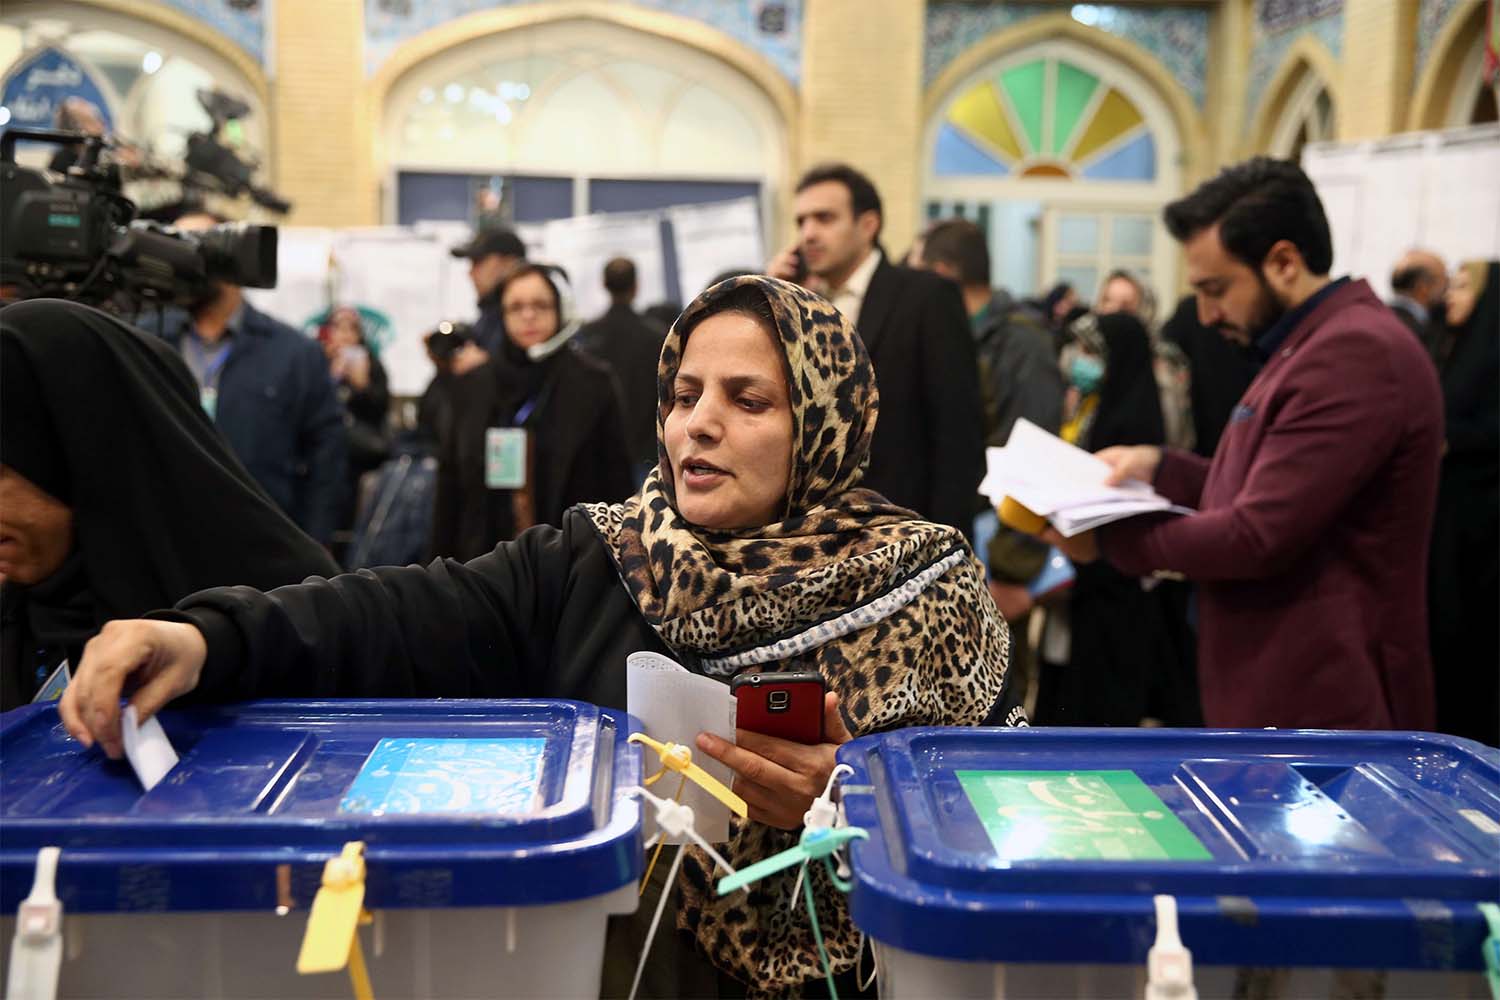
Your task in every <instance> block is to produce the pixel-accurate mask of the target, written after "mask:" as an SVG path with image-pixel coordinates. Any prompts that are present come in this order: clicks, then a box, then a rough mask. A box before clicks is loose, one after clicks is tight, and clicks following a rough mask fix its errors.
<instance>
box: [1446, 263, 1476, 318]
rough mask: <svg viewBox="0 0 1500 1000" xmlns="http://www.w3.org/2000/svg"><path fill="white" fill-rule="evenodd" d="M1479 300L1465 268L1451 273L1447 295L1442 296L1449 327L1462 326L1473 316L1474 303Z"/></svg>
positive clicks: (1472, 280) (1471, 279)
mask: <svg viewBox="0 0 1500 1000" xmlns="http://www.w3.org/2000/svg"><path fill="white" fill-rule="evenodd" d="M1478 300H1479V293H1478V292H1477V291H1476V290H1475V288H1474V279H1473V278H1471V277H1469V271H1468V269H1467V268H1463V267H1461V268H1459V269H1458V270H1456V271H1454V272H1453V280H1452V281H1451V282H1449V284H1448V294H1447V295H1446V296H1444V301H1445V302H1446V303H1447V306H1448V311H1447V313H1446V316H1447V322H1448V325H1449V326H1463V325H1464V324H1465V323H1467V322H1468V321H1469V317H1470V316H1472V315H1474V303H1475V302H1477V301H1478Z"/></svg>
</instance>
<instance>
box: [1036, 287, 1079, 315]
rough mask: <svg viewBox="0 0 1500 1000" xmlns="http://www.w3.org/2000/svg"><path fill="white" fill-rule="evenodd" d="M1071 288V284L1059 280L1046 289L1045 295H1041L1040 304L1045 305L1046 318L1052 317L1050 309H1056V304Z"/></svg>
mask: <svg viewBox="0 0 1500 1000" xmlns="http://www.w3.org/2000/svg"><path fill="white" fill-rule="evenodd" d="M1072 290H1073V286H1072V285H1070V284H1068V283H1067V282H1066V281H1059V282H1058V283H1057V284H1055V285H1053V286H1052V287H1051V288H1050V289H1049V290H1048V291H1047V294H1046V295H1044V296H1042V305H1043V306H1044V307H1046V310H1047V318H1048V320H1050V319H1051V318H1052V310H1054V309H1056V308H1057V304H1058V303H1059V302H1061V301H1062V300H1063V299H1064V298H1065V297H1066V296H1067V294H1068V293H1069V292H1071V291H1072Z"/></svg>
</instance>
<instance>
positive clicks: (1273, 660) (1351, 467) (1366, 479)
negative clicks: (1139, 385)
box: [1100, 281, 1443, 729]
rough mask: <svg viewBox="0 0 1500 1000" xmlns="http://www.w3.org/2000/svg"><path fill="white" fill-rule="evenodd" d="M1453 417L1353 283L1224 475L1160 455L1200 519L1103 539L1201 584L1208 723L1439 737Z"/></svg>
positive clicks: (1268, 380) (1144, 562) (1255, 416)
mask: <svg viewBox="0 0 1500 1000" xmlns="http://www.w3.org/2000/svg"><path fill="white" fill-rule="evenodd" d="M1442 407H1443V404H1442V396H1441V393H1440V391H1439V388H1438V380H1437V375H1436V373H1435V372H1434V370H1433V366H1432V363H1431V362H1430V361H1429V360H1428V359H1427V356H1426V355H1425V353H1424V352H1423V350H1422V347H1421V345H1420V344H1419V343H1417V341H1416V339H1415V338H1413V337H1412V335H1411V333H1410V332H1408V331H1407V329H1406V328H1405V327H1403V326H1402V325H1401V323H1400V322H1399V321H1398V320H1397V319H1396V317H1394V316H1392V315H1391V312H1390V310H1389V309H1387V308H1386V307H1385V306H1384V305H1383V304H1382V303H1381V302H1380V300H1379V299H1377V298H1376V297H1375V295H1374V294H1373V293H1372V292H1371V291H1370V287H1369V285H1367V284H1366V283H1365V282H1363V281H1355V282H1350V283H1349V284H1348V285H1346V286H1345V287H1343V288H1340V289H1338V290H1336V291H1335V292H1333V293H1332V294H1331V295H1329V297H1328V298H1327V299H1326V300H1325V301H1323V302H1322V303H1320V304H1319V305H1318V306H1317V307H1316V308H1315V309H1314V310H1313V311H1312V313H1310V314H1309V315H1308V316H1307V318H1305V319H1304V320H1303V321H1302V322H1301V323H1300V324H1298V326H1297V327H1296V328H1295V329H1293V330H1292V332H1291V333H1290V334H1289V335H1288V336H1287V339H1286V341H1285V342H1284V343H1283V344H1282V346H1281V348H1280V349H1279V350H1278V351H1277V352H1276V354H1275V356H1273V357H1272V358H1271V359H1270V360H1269V361H1268V362H1267V363H1266V365H1265V367H1264V368H1262V369H1261V372H1260V374H1259V375H1258V376H1256V378H1255V381H1254V382H1252V383H1251V384H1250V387H1249V388H1248V389H1246V390H1245V395H1244V397H1243V398H1242V399H1241V400H1240V404H1239V406H1237V407H1236V408H1235V411H1234V414H1233V415H1232V417H1231V418H1230V423H1229V426H1228V427H1227V428H1225V430H1224V436H1223V438H1221V439H1220V441H1219V447H1218V450H1217V451H1216V452H1215V453H1214V457H1213V461H1212V462H1211V463H1210V462H1209V461H1208V460H1207V459H1203V458H1200V457H1198V456H1195V455H1189V454H1185V453H1181V452H1169V453H1168V455H1167V457H1166V458H1165V459H1164V460H1163V462H1162V465H1161V468H1160V469H1159V470H1158V471H1157V476H1156V488H1157V490H1158V491H1159V492H1161V493H1163V494H1164V495H1166V496H1167V497H1169V498H1171V499H1172V500H1174V501H1176V502H1178V503H1184V504H1188V505H1192V506H1196V507H1197V508H1198V509H1199V511H1200V512H1199V513H1197V514H1194V515H1189V516H1186V517H1173V518H1147V519H1137V520H1133V521H1125V522H1120V523H1118V524H1115V525H1111V526H1110V527H1109V528H1107V529H1104V530H1103V531H1101V532H1100V540H1101V544H1102V547H1103V550H1104V553H1105V555H1106V556H1107V557H1108V559H1109V560H1110V562H1112V563H1114V564H1115V566H1116V567H1118V568H1119V569H1120V570H1122V571H1124V572H1126V573H1130V574H1145V573H1149V572H1151V571H1153V570H1158V569H1170V570H1176V571H1179V572H1181V573H1184V574H1186V575H1187V576H1188V577H1189V578H1190V579H1192V580H1194V581H1195V582H1197V583H1198V584H1199V640H1198V641H1199V660H1198V670H1199V677H1200V680H1201V682H1202V694H1203V715H1204V719H1205V721H1206V722H1207V724H1208V725H1210V726H1248V727H1257V726H1281V727H1320V728H1330V729H1430V728H1431V727H1432V725H1433V718H1434V717H1433V678H1432V662H1431V658H1430V656H1429V654H1428V643H1427V582H1426V575H1425V573H1424V572H1423V568H1424V567H1425V566H1426V565H1427V547H1428V539H1429V533H1430V531H1431V525H1432V514H1433V505H1434V502H1435V498H1436V492H1437V472H1438V459H1439V451H1440V449H1441V448H1442V441H1443V410H1442Z"/></svg>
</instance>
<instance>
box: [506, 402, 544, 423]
mask: <svg viewBox="0 0 1500 1000" xmlns="http://www.w3.org/2000/svg"><path fill="white" fill-rule="evenodd" d="M539 398H540V395H537V396H532V397H531V398H530V399H528V400H527V401H526V402H524V403H522V404H521V408H520V409H519V410H517V411H516V416H515V419H514V420H512V421H511V423H512V424H513V425H514V426H516V427H522V426H524V425H525V424H526V418H527V417H529V416H531V411H532V410H535V409H536V404H537V400H538V399H539Z"/></svg>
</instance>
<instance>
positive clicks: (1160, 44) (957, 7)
mask: <svg viewBox="0 0 1500 1000" xmlns="http://www.w3.org/2000/svg"><path fill="white" fill-rule="evenodd" d="M1060 11H1066V12H1068V13H1070V14H1071V15H1072V17H1073V20H1075V21H1077V22H1078V23H1079V24H1083V25H1087V26H1089V27H1091V28H1097V29H1098V30H1100V31H1105V32H1108V33H1109V34H1111V35H1116V36H1118V37H1120V38H1124V39H1126V40H1127V41H1130V42H1134V43H1135V44H1136V45H1139V46H1140V47H1141V48H1143V49H1145V50H1146V51H1147V52H1149V53H1151V54H1152V55H1153V56H1155V57H1156V58H1157V59H1158V60H1159V61H1160V62H1161V64H1162V65H1163V66H1164V67H1166V70H1167V72H1168V73H1170V74H1172V76H1173V77H1174V78H1175V79H1176V80H1177V81H1178V82H1179V83H1181V84H1182V86H1183V87H1184V88H1185V89H1186V90H1187V92H1188V93H1189V94H1191V95H1192V97H1193V100H1194V101H1196V102H1197V104H1198V106H1199V107H1202V106H1203V102H1204V96H1205V93H1206V90H1207V84H1206V77H1207V66H1208V17H1209V13H1208V10H1207V9H1206V8H1201V7H1146V6H1140V5H1136V4H1129V5H1126V4H1108V3H1105V4H1082V3H1081V4H1074V5H1073V6H1072V7H1066V6H1060V5H1058V4H1049V3H1006V4H1003V5H996V6H981V5H979V4H973V3H960V2H953V0H947V2H944V0H931V2H929V3H928V5H927V31H926V34H927V48H926V54H925V55H926V58H925V60H924V62H923V80H924V82H925V83H927V84H931V83H932V81H933V80H935V79H937V77H938V74H940V73H941V72H942V71H943V70H944V69H946V68H947V67H948V65H949V64H950V63H952V62H953V60H955V59H957V58H958V57H959V56H960V55H962V54H963V53H964V52H965V51H967V50H968V49H969V48H971V47H973V46H974V45H975V44H976V43H978V42H980V41H983V40H984V38H986V37H987V36H989V35H991V34H993V33H994V32H996V31H1000V30H1001V29H1004V28H1009V27H1011V26H1012V25H1015V24H1019V23H1021V22H1022V21H1026V20H1029V19H1031V18H1034V17H1038V16H1040V15H1043V14H1056V13H1058V12H1060Z"/></svg>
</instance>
